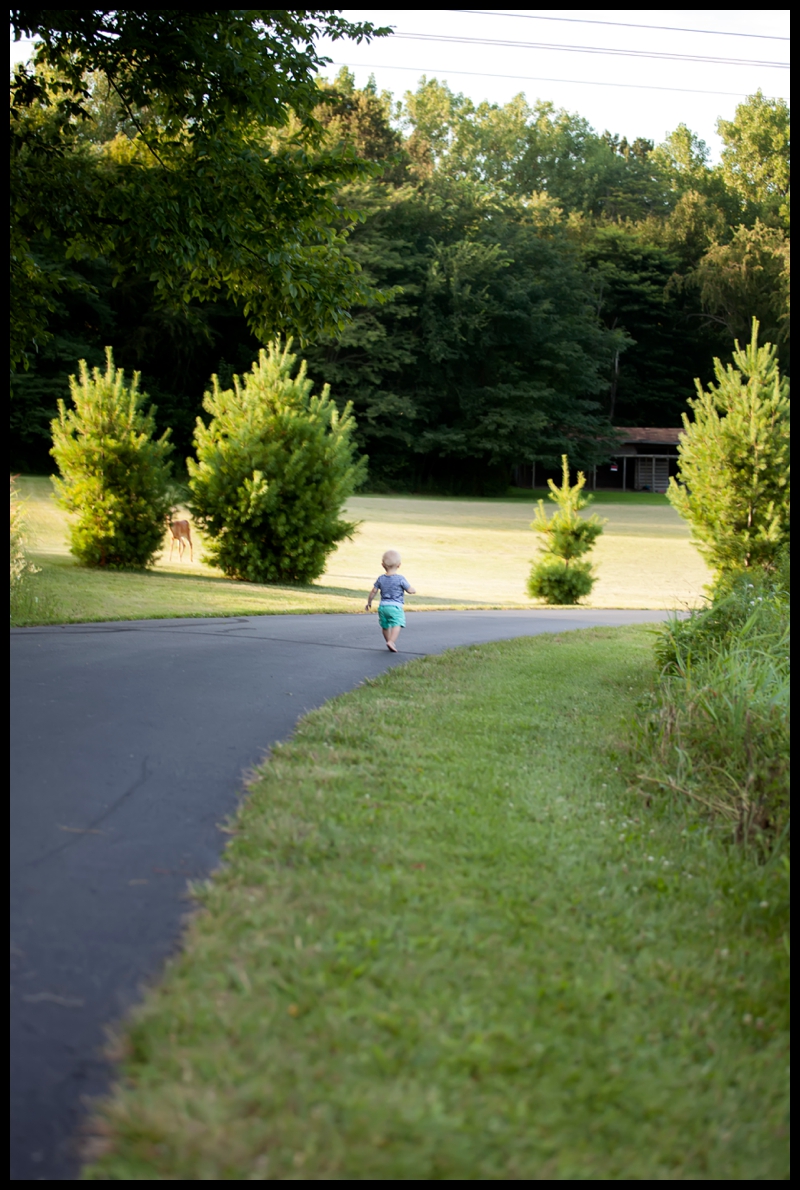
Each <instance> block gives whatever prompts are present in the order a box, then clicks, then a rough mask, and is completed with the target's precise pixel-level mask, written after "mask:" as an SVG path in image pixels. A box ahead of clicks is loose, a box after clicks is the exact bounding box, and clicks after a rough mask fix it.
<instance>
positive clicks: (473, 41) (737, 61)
mask: <svg viewBox="0 0 800 1190" xmlns="http://www.w3.org/2000/svg"><path fill="white" fill-rule="evenodd" d="M396 38H400V39H402V40H404V41H444V42H447V43H448V44H452V45H497V46H504V47H505V48H507V49H519V50H562V51H565V52H568V53H577V54H616V55H617V56H619V57H623V58H659V59H662V60H667V61H673V62H702V63H705V64H706V65H708V64H714V65H724V66H761V67H778V68H780V69H784V70H788V69H789V63H788V62H756V61H752V60H750V59H748V58H710V57H707V56H706V55H703V54H666V53H664V54H660V53H650V52H648V51H646V50H621V49H620V50H615V49H601V48H600V47H599V46H586V45H551V44H548V43H547V42H541V41H500V40H496V39H495V38H483V37H443V36H440V35H439V34H438V33H395V34H394V35H393V39H396Z"/></svg>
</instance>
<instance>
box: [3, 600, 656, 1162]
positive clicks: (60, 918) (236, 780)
mask: <svg viewBox="0 0 800 1190" xmlns="http://www.w3.org/2000/svg"><path fill="white" fill-rule="evenodd" d="M667 615H668V613H666V612H647V611H588V610H583V609H571V610H568V611H542V610H535V611H522V612H513V611H512V612H419V613H414V614H413V615H409V616H408V628H407V629H406V630H405V631H404V632H403V633H402V636H401V640H400V642H399V645H400V649H401V652H400V653H398V654H397V655H393V654H391V653H390V652H389V651H388V650H387V649H386V648H385V646H384V644H383V640H382V637H381V635H380V632H379V629H378V625H377V617H376V616H374V615H373V616H369V617H368V616H364V615H362V616H353V615H309V616H255V617H243V618H236V619H211V620H187V619H182V620H150V621H135V622H131V623H117V624H88V625H66V626H59V627H49V628H29V629H15V630H13V631H12V633H11V1178H12V1180H25V1181H30V1180H39V1179H42V1180H44V1179H46V1180H50V1179H56V1180H70V1179H73V1178H75V1177H77V1174H78V1171H79V1161H78V1150H77V1144H76V1136H77V1133H78V1130H79V1126H80V1123H81V1119H82V1117H83V1116H84V1114H85V1097H86V1096H96V1095H99V1094H102V1093H104V1092H105V1091H106V1090H107V1088H108V1086H109V1080H110V1077H111V1075H112V1073H113V1070H112V1068H111V1067H110V1066H109V1064H108V1063H107V1062H106V1061H105V1059H104V1058H103V1056H102V1046H103V1043H104V1040H105V1033H104V1026H106V1025H109V1024H112V1023H113V1022H115V1021H116V1020H118V1019H119V1018H120V1016H121V1015H123V1014H124V1013H125V1011H126V1010H127V1009H128V1008H129V1007H130V1006H131V1005H132V1004H133V1003H134V1002H135V1001H136V1000H137V999H138V997H139V995H140V989H141V987H142V984H143V982H145V981H147V980H149V979H152V978H155V977H157V975H158V972H159V971H160V969H161V966H162V964H163V961H164V959H165V958H166V957H167V956H168V955H169V954H170V952H171V951H172V950H173V949H174V948H175V946H176V944H177V942H178V939H179V936H180V928H181V921H182V917H183V915H184V914H185V913H186V912H187V911H188V910H189V909H190V907H191V904H190V901H189V900H188V898H187V895H186V882H187V880H189V879H202V878H204V877H206V876H208V874H209V873H210V872H211V871H212V870H213V868H214V867H215V866H216V864H217V863H218V860H219V856H220V853H221V851H222V848H223V846H224V843H225V835H224V834H223V833H222V832H221V830H220V826H221V825H223V824H224V821H225V819H226V817H227V816H228V815H229V814H230V813H231V812H232V811H234V810H235V808H236V804H237V798H238V797H239V796H240V795H241V792H242V789H243V779H244V776H245V774H246V773H247V770H248V769H250V768H251V767H252V766H253V765H255V764H257V763H258V762H259V760H260V759H262V757H263V755H264V753H265V751H266V750H267V749H268V748H269V746H270V745H271V744H273V743H275V742H276V741H277V740H280V739H285V738H286V737H287V736H288V735H290V734H291V731H292V729H293V727H294V724H295V723H296V721H297V719H298V718H299V717H300V716H301V715H303V714H304V713H305V712H306V711H309V710H311V709H312V708H314V707H317V706H320V705H321V704H322V703H323V702H325V701H326V700H328V699H329V698H332V697H334V696H335V695H337V694H340V693H342V692H344V691H346V690H350V689H352V688H353V687H354V686H356V685H358V683H359V682H361V681H362V680H363V679H364V678H367V677H375V676H376V675H378V674H380V673H382V672H383V671H384V670H385V669H386V668H388V667H390V666H394V665H401V664H403V662H404V661H406V660H409V659H410V658H412V657H414V656H419V655H424V654H427V653H439V652H442V651H444V650H445V649H448V648H453V647H455V646H458V645H466V644H475V643H479V642H484V641H492V640H503V639H508V638H509V637H515V636H528V635H534V634H536V633H540V632H556V631H563V630H566V629H571V628H585V627H591V626H594V625H601V624H602V625H617V624H631V623H641V622H645V621H653V620H663V619H665V618H666V617H667Z"/></svg>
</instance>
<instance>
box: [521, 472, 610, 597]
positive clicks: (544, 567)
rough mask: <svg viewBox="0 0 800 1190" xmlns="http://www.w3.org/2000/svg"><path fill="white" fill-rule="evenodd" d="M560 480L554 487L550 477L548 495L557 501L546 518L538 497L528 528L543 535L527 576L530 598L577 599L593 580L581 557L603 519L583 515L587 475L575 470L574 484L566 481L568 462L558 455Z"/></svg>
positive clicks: (587, 549)
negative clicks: (534, 513) (539, 548)
mask: <svg viewBox="0 0 800 1190" xmlns="http://www.w3.org/2000/svg"><path fill="white" fill-rule="evenodd" d="M561 466H562V472H563V480H562V484H561V487H560V488H557V487H556V485H555V484H554V483H553V481H552V479H549V480H548V481H547V483H548V486H549V487H550V494H549V497H548V498H549V499H550V500H552V501H554V503H555V504H557V505H558V508H557V510H556V511H555V512H554V513H553V515H552V517H551V518H550V519H549V520H548V518H547V514H546V513H545V510H544V501H543V500H540V501H539V505H538V510H537V513H536V517H535V519H534V520H533V521H532V522H531V528H532V529H535V530H536V531H537V533H541V534H542V536H543V537H544V539H545V542H544V547H543V549H542V552H541V553H540V555H539V558H538V559H537V560H536V561H535V562H534V564H533V567H532V569H531V573H530V577H529V578H528V594H529V595H530V596H531V598H532V599H543V600H544V601H545V602H546V603H567V604H569V603H577V602H578V600H579V599H581V598H582V597H583V596H584V595H588V594H589V592H590V591H591V589H592V587H593V586H594V583H595V575H594V573H593V569H592V567H591V565H590V564H589V562H586V561H580V559H581V558H582V557H583V555H584V554H587V553H588V552H589V550H590V549H591V548H592V546H593V545H594V543H595V541H596V540H597V538H598V537H599V536H600V534H601V533H602V532H603V525H604V524H605V523H606V522H605V520H601V518H600V517H598V516H591V517H588V518H583V517H581V516H580V515H579V513H580V511H581V510H582V509H584V508H586V507H587V506H588V505H589V504H590V503H591V499H592V498H591V496H584V495H583V494H582V489H583V487H584V484H585V483H586V476H585V475H584V474H583V472H582V471H579V472H578V481H577V483H576V484H575V485H574V486H572V487H571V486H570V482H569V462H568V459H567V456H566V455H562V456H561Z"/></svg>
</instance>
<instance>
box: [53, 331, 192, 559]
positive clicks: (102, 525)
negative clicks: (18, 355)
mask: <svg viewBox="0 0 800 1190" xmlns="http://www.w3.org/2000/svg"><path fill="white" fill-rule="evenodd" d="M79 374H80V380H77V379H76V378H75V376H70V380H69V384H70V391H71V393H72V401H73V404H74V406H75V408H74V409H69V410H68V409H66V407H65V405H64V402H63V401H59V402H58V417H57V418H55V419H54V420H53V421H52V423H51V428H52V432H53V447H52V450H51V451H50V453H51V454H52V456H53V458H54V459H55V460H56V463H57V464H58V469H59V471H60V472H61V479H56V480H54V481H53V482H54V483H55V486H56V491H57V493H58V495H59V499H58V503H59V504H60V505H61V507H62V508H65V509H67V510H68V511H69V512H74V513H77V517H76V519H75V521H74V522H73V523H72V525H71V526H70V538H71V543H72V544H71V549H72V553H73V554H74V555H75V556H76V557H77V558H78V559H79V561H81V562H83V563H84V564H85V565H87V566H107V567H109V568H112V569H142V568H144V567H146V566H149V565H150V564H151V563H152V562H153V560H154V558H155V555H156V553H157V552H158V550H159V548H160V546H161V544H162V541H163V538H164V522H165V519H166V517H167V515H168V514H169V512H170V510H171V507H172V499H171V495H172V493H171V484H170V463H169V454H170V452H171V451H172V446H171V445H170V444H169V442H168V441H167V440H168V438H169V430H167V431H166V432H165V433H164V434H162V435H161V437H160V438H159V439H158V441H154V440H153V433H154V431H155V411H154V408H153V407H151V408H150V409H149V410H148V411H147V412H146V413H145V412H144V410H143V405H144V402H145V401H146V400H147V396H146V394H145V393H140V392H139V373H138V372H135V373H134V375H133V381H132V383H131V384H127V383H126V382H125V374H124V372H123V371H122V370H121V369H119V370H118V369H117V368H115V366H114V358H113V354H112V351H111V348H110V347H107V348H106V371H105V374H102V373H101V372H100V369H99V368H93V369H92V374H91V376H90V375H89V370H88V368H87V366H86V361H85V360H81V361H80V363H79Z"/></svg>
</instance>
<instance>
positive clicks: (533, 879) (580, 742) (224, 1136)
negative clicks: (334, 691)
mask: <svg viewBox="0 0 800 1190" xmlns="http://www.w3.org/2000/svg"><path fill="white" fill-rule="evenodd" d="M652 673H653V638H652V634H651V631H650V629H649V626H647V625H641V626H639V625H637V626H633V627H627V628H618V629H591V630H588V631H578V632H564V633H561V634H558V635H549V634H545V635H542V636H536V637H528V638H522V639H520V640H511V641H505V642H502V643H500V644H493V645H481V646H477V647H473V648H466V649H455V650H451V651H449V652H447V653H445V654H443V655H442V656H439V657H426V658H422V659H420V660H417V661H412V662H410V663H408V664H406V665H402V666H399V667H396V668H394V669H391V670H389V671H388V673H386V674H384V675H383V676H382V677H380V678H378V679H376V680H370V681H366V682H364V683H363V684H362V685H361V686H360V687H358V688H357V689H356V690H353V691H351V692H350V693H349V694H346V695H344V696H342V697H340V698H337V699H334V700H333V701H331V702H329V703H327V704H326V705H325V706H323V707H321V708H320V709H319V710H317V711H314V712H313V713H312V714H310V715H308V716H307V717H306V718H304V719H303V720H301V722H300V723H299V724H298V726H297V729H296V731H295V733H294V735H293V737H292V738H291V739H290V740H289V741H287V742H286V743H283V744H280V745H277V746H275V747H274V748H273V749H272V752H271V757H270V759H269V760H268V761H266V762H265V763H264V764H263V765H262V766H260V768H259V769H258V771H257V773H256V775H255V776H254V779H253V781H252V783H251V785H250V789H249V796H248V797H246V798H243V799H242V802H241V805H240V808H239V810H238V813H237V814H236V815H235V817H234V818H233V819H232V820H231V822H230V823H229V825H228V826H227V828H226V829H227V830H228V832H229V839H230V841H229V845H228V847H227V849H226V851H225V854H224V856H223V862H222V863H221V865H220V867H219V868H218V869H217V871H216V872H215V873H214V874H213V875H212V877H211V879H210V880H208V881H207V882H205V883H203V884H200V885H196V886H195V887H194V892H195V894H196V896H197V898H198V900H199V902H200V906H201V907H200V908H199V910H198V912H197V913H196V915H195V916H194V917H193V919H192V920H191V922H190V923H189V925H188V926H187V930H186V933H185V935H184V938H183V946H182V947H181V950H180V953H178V954H176V955H175V957H174V958H173V959H172V960H171V961H170V962H169V963H168V964H167V967H166V970H165V971H164V973H163V976H162V978H161V979H160V980H159V981H158V982H157V983H155V985H154V986H153V987H152V988H151V989H150V990H149V991H148V992H147V993H146V994H145V996H144V999H143V1001H142V1003H141V1004H140V1005H139V1006H138V1007H137V1008H136V1009H135V1010H134V1012H133V1013H132V1014H131V1016H130V1018H129V1019H128V1020H127V1021H125V1022H124V1023H122V1024H121V1027H120V1028H119V1029H118V1030H117V1031H116V1041H115V1044H114V1046H113V1049H112V1051H111V1052H112V1055H113V1056H114V1057H116V1058H118V1059H121V1060H122V1068H121V1070H120V1072H119V1073H120V1081H119V1084H118V1086H117V1087H116V1089H115V1090H114V1092H113V1094H112V1095H110V1096H109V1097H107V1098H106V1099H105V1101H104V1102H103V1103H102V1104H98V1105H96V1111H95V1114H94V1119H93V1121H92V1123H91V1124H90V1125H89V1127H88V1128H87V1129H86V1133H87V1142H88V1143H87V1145H86V1150H85V1157H86V1159H87V1160H88V1161H90V1162H91V1164H89V1165H88V1167H86V1168H85V1169H84V1171H83V1175H82V1176H83V1178H84V1179H89V1180H112V1181H138V1180H142V1181H276V1180H290V1181H296V1180H302V1181H325V1180H335V1181H350V1180H357V1181H363V1180H370V1179H374V1180H376V1181H387V1180H388V1181H403V1180H406V1181H409V1180H414V1181H416V1180H420V1181H421V1180H428V1179H434V1180H448V1181H450V1180H452V1181H455V1180H487V1181H489V1180H495V1181H507V1180H513V1181H517V1180H524V1181H527V1180H532V1181H543V1180H550V1179H552V1180H560V1181H571V1180H581V1181H583V1180H615V1181H618V1180H624V1181H628V1180H632V1181H650V1180H654V1181H662V1180H680V1181H682V1180H694V1179H699V1180H702V1181H705V1180H715V1181H716V1180H737V1181H739V1180H743V1181H751V1180H755V1181H761V1180H767V1181H771V1180H783V1179H784V1178H786V1177H788V1150H789V1122H788V1091H789V1087H788V1083H789V1036H788V1025H789V946H788V919H789V886H788V884H789V882H788V865H783V864H781V863H780V862H774V863H772V864H770V865H767V866H765V867H761V868H758V867H756V866H755V865H754V864H752V863H751V862H750V861H749V860H748V858H747V857H746V856H744V855H743V854H742V853H741V852H740V851H739V850H737V849H731V848H729V847H726V845H725V842H724V840H722V839H721V838H719V837H717V836H716V835H715V834H714V832H711V831H709V830H708V829H706V828H705V827H704V826H703V825H702V824H701V823H700V822H697V821H693V820H691V819H686V820H684V819H683V817H682V816H681V815H680V814H679V813H677V814H676V817H675V818H673V817H672V816H671V815H670V814H669V813H667V812H666V811H667V806H666V805H664V804H659V803H658V802H654V803H653V804H650V799H649V798H648V797H642V796H640V795H639V794H638V793H637V792H636V788H635V785H636V777H635V774H636V769H635V767H634V765H633V763H632V758H631V757H630V755H629V754H628V753H627V750H626V745H627V742H628V736H629V730H630V721H631V719H632V717H633V715H634V713H635V710H636V707H637V705H639V703H640V701H641V700H642V699H643V698H646V697H647V694H648V692H649V690H650V688H651V683H652ZM632 785H633V787H632ZM662 811H663V812H662Z"/></svg>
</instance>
